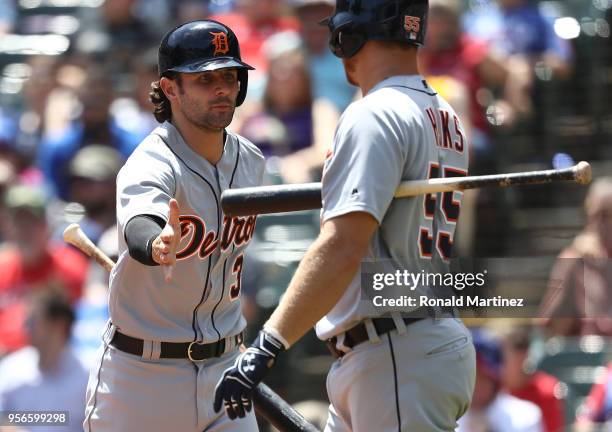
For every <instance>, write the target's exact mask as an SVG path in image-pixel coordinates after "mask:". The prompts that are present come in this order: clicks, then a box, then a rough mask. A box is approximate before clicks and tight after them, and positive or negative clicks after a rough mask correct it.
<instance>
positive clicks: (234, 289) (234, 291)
mask: <svg viewBox="0 0 612 432" xmlns="http://www.w3.org/2000/svg"><path fill="white" fill-rule="evenodd" d="M243 261H244V255H243V254H240V255H238V256H237V257H236V261H234V265H233V266H232V274H235V275H236V283H235V284H232V285H231V286H230V289H229V295H230V300H232V301H234V300H236V299H237V298H238V297H240V288H241V287H240V283H241V279H242V262H243Z"/></svg>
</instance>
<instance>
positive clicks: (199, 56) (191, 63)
mask: <svg viewBox="0 0 612 432" xmlns="http://www.w3.org/2000/svg"><path fill="white" fill-rule="evenodd" d="M157 65H158V69H159V76H160V77H162V76H165V75H167V74H168V72H182V73H196V72H205V71H212V70H217V69H224V68H237V69H238V81H239V82H240V91H239V92H238V97H237V98H236V106H239V105H240V104H242V102H244V98H245V97H246V92H247V85H248V72H247V71H248V70H249V69H254V68H253V67H252V66H250V65H248V64H246V63H244V62H243V61H242V59H241V58H240V46H239V44H238V38H237V37H236V35H235V34H234V32H233V31H232V30H231V29H230V28H229V27H228V26H226V25H224V24H221V23H220V22H217V21H213V20H200V21H191V22H188V23H185V24H182V25H180V26H178V27H176V28H175V29H173V30H171V31H170V32H168V33H167V34H166V36H164V38H163V39H162V42H161V45H160V46H159V58H158V63H157Z"/></svg>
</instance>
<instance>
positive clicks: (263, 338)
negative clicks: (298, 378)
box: [251, 329, 285, 366]
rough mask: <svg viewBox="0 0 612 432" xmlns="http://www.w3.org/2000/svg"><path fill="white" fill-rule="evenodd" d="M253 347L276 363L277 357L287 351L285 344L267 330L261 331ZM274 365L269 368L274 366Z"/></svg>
mask: <svg viewBox="0 0 612 432" xmlns="http://www.w3.org/2000/svg"><path fill="white" fill-rule="evenodd" d="M251 346H252V347H254V348H256V349H258V350H260V351H261V352H263V353H264V354H265V355H266V356H268V357H270V358H271V359H272V360H274V361H276V357H277V356H278V355H279V354H280V353H281V352H282V351H284V350H285V347H284V345H283V343H282V342H281V341H280V340H278V339H277V338H276V337H275V336H274V335H272V334H271V333H269V332H268V331H267V330H266V329H262V330H260V331H259V333H258V334H257V338H256V339H255V342H254V343H253V344H252V345H251ZM272 364H273V363H272ZM272 364H270V365H269V366H272Z"/></svg>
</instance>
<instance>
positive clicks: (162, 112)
mask: <svg viewBox="0 0 612 432" xmlns="http://www.w3.org/2000/svg"><path fill="white" fill-rule="evenodd" d="M165 76H166V77H167V78H170V79H173V80H176V81H177V83H178V85H179V87H181V86H182V80H181V76H180V75H179V74H172V75H171V74H169V73H168V74H166V75H165ZM160 80H161V78H160V79H159V80H157V81H153V82H152V83H151V91H150V92H149V100H150V101H151V103H152V104H153V115H154V116H155V120H157V121H158V122H159V123H163V122H165V121H167V120H170V119H171V118H172V106H171V105H170V100H168V98H167V97H166V94H165V93H164V91H163V90H162V88H161V85H160V84H159V81H160Z"/></svg>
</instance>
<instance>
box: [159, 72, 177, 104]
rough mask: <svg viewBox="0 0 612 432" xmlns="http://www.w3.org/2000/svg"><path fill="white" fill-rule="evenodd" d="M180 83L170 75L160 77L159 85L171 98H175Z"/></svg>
mask: <svg viewBox="0 0 612 432" xmlns="http://www.w3.org/2000/svg"><path fill="white" fill-rule="evenodd" d="M177 84H178V83H177V82H176V80H173V79H170V78H168V77H161V78H160V79H159V86H160V87H161V89H162V91H163V92H164V94H165V95H166V97H167V98H168V99H169V100H171V101H172V100H175V99H176V97H177V94H178V85H177Z"/></svg>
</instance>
